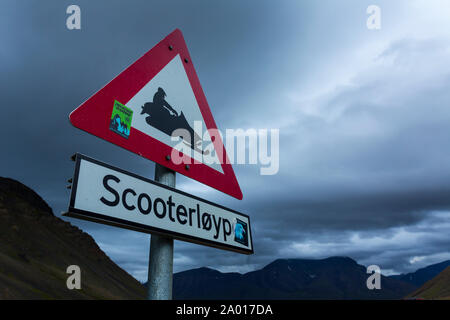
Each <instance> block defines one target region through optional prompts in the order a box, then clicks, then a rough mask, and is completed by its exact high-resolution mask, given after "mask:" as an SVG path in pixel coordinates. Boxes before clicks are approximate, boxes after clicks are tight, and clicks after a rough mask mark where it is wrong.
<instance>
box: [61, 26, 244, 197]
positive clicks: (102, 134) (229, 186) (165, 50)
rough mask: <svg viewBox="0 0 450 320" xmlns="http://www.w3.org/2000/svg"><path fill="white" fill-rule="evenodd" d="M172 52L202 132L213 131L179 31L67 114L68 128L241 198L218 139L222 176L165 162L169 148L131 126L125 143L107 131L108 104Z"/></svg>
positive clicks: (199, 166)
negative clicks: (202, 124)
mask: <svg viewBox="0 0 450 320" xmlns="http://www.w3.org/2000/svg"><path fill="white" fill-rule="evenodd" d="M178 54H179V55H180V58H181V60H182V62H183V66H184V69H185V71H186V74H187V77H188V79H189V82H190V84H191V87H192V90H193V92H194V95H195V98H196V99H197V103H198V105H199V107H200V112H201V114H202V116H203V119H204V122H205V125H206V128H207V129H208V130H211V129H217V125H216V123H215V121H214V118H213V116H212V114H211V110H210V107H209V105H208V102H207V100H206V97H205V94H204V92H203V89H202V86H201V84H200V80H199V79H198V76H197V73H196V72H195V68H194V65H193V63H192V59H191V57H190V55H189V51H188V49H187V46H186V42H185V40H184V37H183V34H182V33H181V31H180V30H179V29H176V30H174V31H173V32H172V33H171V34H169V35H168V36H167V37H166V38H164V39H163V40H161V41H160V42H159V43H158V44H157V45H156V46H155V47H153V48H152V49H151V50H150V51H148V52H147V53H145V54H144V55H143V56H142V57H141V58H139V59H138V60H137V61H136V62H134V63H133V64H132V65H130V66H129V67H128V68H126V69H125V70H124V71H122V72H121V73H120V74H119V75H118V76H116V77H115V78H114V79H113V80H112V81H111V82H109V83H108V84H107V85H106V86H104V87H103V88H102V89H101V90H99V91H98V92H97V93H95V94H94V95H93V96H92V97H90V98H89V99H88V100H86V101H85V102H84V103H83V104H81V105H80V106H79V107H78V108H77V109H75V110H74V111H72V113H71V114H70V115H69V120H70V122H71V123H72V125H74V126H75V127H77V128H79V129H81V130H83V131H86V132H88V133H90V134H93V135H95V136H97V137H99V138H102V139H104V140H106V141H108V142H111V143H113V144H115V145H118V146H120V147H122V148H124V149H127V150H129V151H131V152H134V153H136V154H138V155H140V156H142V157H144V158H147V159H149V160H152V161H154V162H157V163H159V164H161V165H163V166H165V167H167V168H169V169H172V170H174V171H176V172H178V173H181V174H183V175H185V176H187V177H190V178H192V179H194V180H197V181H199V182H201V183H204V184H206V185H208V186H210V187H212V188H215V189H217V190H219V191H222V192H224V193H226V194H228V195H230V196H232V197H235V198H237V199H239V200H242V197H243V195H242V191H241V189H240V187H239V183H238V182H237V179H236V176H235V174H234V171H233V168H232V166H231V164H230V161H229V159H228V156H227V153H226V150H225V147H224V145H223V141H222V139H221V137H220V136H217V135H215V136H216V138H215V139H214V141H213V144H214V148H215V150H216V152H217V154H218V155H220V154H221V152H222V154H223V159H225V161H222V162H223V163H221V165H222V170H223V173H221V172H218V171H217V170H214V169H213V168H211V167H209V166H207V165H206V164H203V163H201V162H198V161H196V160H194V159H192V158H190V157H188V156H187V155H184V156H183V158H184V160H186V161H187V162H189V163H190V164H191V165H190V166H189V168H187V167H186V165H185V164H183V163H182V164H175V163H173V162H172V161H171V160H167V158H166V157H167V156H168V155H171V153H172V150H173V148H172V147H170V146H168V145H166V144H164V143H162V142H160V141H159V140H156V139H155V138H153V137H150V136H148V135H146V134H144V133H142V132H140V131H139V130H136V129H134V128H133V127H132V128H131V130H130V135H129V137H128V139H126V138H124V137H121V136H120V135H118V134H116V133H114V132H113V131H111V130H110V129H109V125H110V115H111V113H112V108H113V104H114V100H117V101H119V102H121V103H123V104H125V105H126V103H127V102H128V101H130V100H131V98H133V96H134V95H135V94H136V93H137V92H138V91H139V90H141V89H142V88H143V87H144V86H145V85H146V84H147V83H148V82H149V81H150V80H151V79H153V78H154V77H155V76H156V75H157V74H158V72H159V71H161V69H163V68H164V67H165V66H166V65H167V64H168V63H169V62H170V61H171V60H172V59H173V58H174V57H175V56H177V55H178ZM124 83H126V85H124Z"/></svg>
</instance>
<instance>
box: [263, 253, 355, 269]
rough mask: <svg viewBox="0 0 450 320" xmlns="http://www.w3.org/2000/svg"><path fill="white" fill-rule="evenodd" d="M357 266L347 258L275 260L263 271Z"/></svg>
mask: <svg viewBox="0 0 450 320" xmlns="http://www.w3.org/2000/svg"><path fill="white" fill-rule="evenodd" d="M313 265H314V266H319V265H322V266H327V265H329V266H334V267H339V266H341V267H342V266H357V265H358V263H357V262H356V261H355V260H353V259H352V258H349V257H339V256H336V257H329V258H325V259H302V258H297V259H277V260H275V261H273V262H271V263H269V264H268V265H266V266H265V267H264V268H263V270H273V269H288V270H290V271H292V270H293V269H294V268H304V267H309V266H313Z"/></svg>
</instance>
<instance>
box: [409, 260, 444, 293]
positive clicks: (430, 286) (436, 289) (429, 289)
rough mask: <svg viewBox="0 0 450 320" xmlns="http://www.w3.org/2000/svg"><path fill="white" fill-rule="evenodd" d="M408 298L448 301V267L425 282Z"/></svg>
mask: <svg viewBox="0 0 450 320" xmlns="http://www.w3.org/2000/svg"><path fill="white" fill-rule="evenodd" d="M408 298H421V299H433V300H450V267H447V268H446V269H445V270H444V271H442V272H441V273H440V274H438V275H437V276H436V277H434V278H433V279H431V280H430V281H428V282H426V283H425V284H424V285H423V286H422V287H420V288H419V289H417V290H416V291H414V292H413V293H412V294H410V295H409V296H408Z"/></svg>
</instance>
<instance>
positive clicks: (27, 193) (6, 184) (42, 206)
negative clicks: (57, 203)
mask: <svg viewBox="0 0 450 320" xmlns="http://www.w3.org/2000/svg"><path fill="white" fill-rule="evenodd" d="M0 206H4V207H6V208H7V209H10V210H12V211H24V210H23V209H25V208H27V209H28V210H25V211H27V212H33V213H47V214H50V215H53V210H52V208H50V206H49V205H48V204H47V203H46V202H45V201H44V200H43V199H42V198H41V197H40V196H39V195H38V194H37V193H36V192H34V191H33V190H32V189H30V188H28V187H27V186H26V185H24V184H22V183H20V182H19V181H17V180H14V179H10V178H3V177H0Z"/></svg>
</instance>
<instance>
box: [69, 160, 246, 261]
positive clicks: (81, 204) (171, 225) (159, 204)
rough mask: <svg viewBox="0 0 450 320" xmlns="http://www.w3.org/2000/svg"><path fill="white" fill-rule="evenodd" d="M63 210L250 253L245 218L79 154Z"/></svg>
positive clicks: (176, 237)
mask: <svg viewBox="0 0 450 320" xmlns="http://www.w3.org/2000/svg"><path fill="white" fill-rule="evenodd" d="M75 161H76V164H75V174H74V178H73V186H72V194H71V197H70V203H69V210H68V212H67V213H65V214H64V215H66V216H69V217H74V218H79V219H84V220H89V221H94V222H99V223H104V224H109V225H114V226H118V227H122V228H127V229H132V230H136V231H140V232H146V233H155V234H161V235H166V236H170V237H173V238H175V239H179V240H184V241H189V242H194V243H198V244H203V245H207V246H212V247H217V248H221V249H226V250H231V251H236V252H239V253H245V254H252V253H253V243H252V237H251V231H250V218H249V217H248V216H247V215H244V214H242V213H239V212H237V211H235V210H231V209H228V208H225V207H223V206H220V205H218V204H215V203H212V202H210V201H207V200H204V199H201V198H198V197H196V196H193V195H190V194H188V193H185V192H182V191H179V190H176V189H174V188H171V187H168V186H165V185H162V184H160V183H157V182H155V181H152V180H150V179H147V178H144V177H140V176H138V175H135V174H133V173H130V172H127V171H125V170H122V169H119V168H116V167H113V166H111V165H108V164H105V163H102V162H100V161H97V160H94V159H91V158H89V157H86V156H84V155H81V154H77V155H76V160H75Z"/></svg>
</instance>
